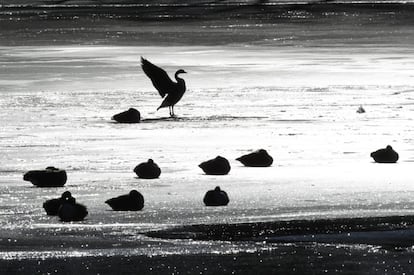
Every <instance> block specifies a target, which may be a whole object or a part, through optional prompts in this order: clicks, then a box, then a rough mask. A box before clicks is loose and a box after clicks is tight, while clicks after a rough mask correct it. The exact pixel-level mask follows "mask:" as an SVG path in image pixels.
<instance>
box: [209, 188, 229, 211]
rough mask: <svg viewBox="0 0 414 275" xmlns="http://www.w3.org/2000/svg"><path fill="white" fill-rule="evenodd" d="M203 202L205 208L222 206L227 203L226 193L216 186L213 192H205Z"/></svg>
mask: <svg viewBox="0 0 414 275" xmlns="http://www.w3.org/2000/svg"><path fill="white" fill-rule="evenodd" d="M203 202H204V204H205V205H206V206H224V205H227V204H228V203H229V197H228V196H227V193H226V192H225V191H223V190H221V189H220V187H219V186H217V187H216V188H215V189H214V190H209V191H207V193H206V195H205V196H204V199H203Z"/></svg>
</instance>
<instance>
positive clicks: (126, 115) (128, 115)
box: [112, 108, 141, 123]
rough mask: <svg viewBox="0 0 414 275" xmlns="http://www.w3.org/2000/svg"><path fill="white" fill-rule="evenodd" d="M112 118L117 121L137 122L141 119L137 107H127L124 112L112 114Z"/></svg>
mask: <svg viewBox="0 0 414 275" xmlns="http://www.w3.org/2000/svg"><path fill="white" fill-rule="evenodd" d="M112 119H113V120H115V121H116V122H119V123H138V122H140V120H141V114H140V112H139V111H138V110H137V109H135V108H129V109H128V110H127V111H125V112H122V113H119V114H116V115H114V116H113V117H112Z"/></svg>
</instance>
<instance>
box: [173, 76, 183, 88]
mask: <svg viewBox="0 0 414 275" xmlns="http://www.w3.org/2000/svg"><path fill="white" fill-rule="evenodd" d="M174 76H175V80H176V81H177V84H178V85H180V86H182V87H183V88H184V89H185V81H184V79H182V78H181V77H179V76H178V73H175V75H174Z"/></svg>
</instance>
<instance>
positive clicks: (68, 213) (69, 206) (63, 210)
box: [58, 196, 88, 222]
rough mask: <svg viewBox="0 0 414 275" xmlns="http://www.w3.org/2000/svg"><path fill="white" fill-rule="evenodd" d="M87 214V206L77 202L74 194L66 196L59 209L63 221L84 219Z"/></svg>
mask: <svg viewBox="0 0 414 275" xmlns="http://www.w3.org/2000/svg"><path fill="white" fill-rule="evenodd" d="M87 215H88V210H87V209H86V207H85V206H84V205H82V204H79V203H77V202H76V200H75V198H74V197H72V196H71V197H69V198H66V199H65V200H64V201H63V203H62V205H61V206H60V207H59V210H58V216H59V218H60V220H61V221H63V222H71V221H83V219H85V217H86V216H87Z"/></svg>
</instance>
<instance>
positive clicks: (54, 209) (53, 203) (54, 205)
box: [43, 191, 72, 216]
mask: <svg viewBox="0 0 414 275" xmlns="http://www.w3.org/2000/svg"><path fill="white" fill-rule="evenodd" d="M70 197H72V194H71V193H70V192H69V191H65V192H63V193H62V195H61V196H60V198H55V199H50V200H47V201H45V202H44V203H43V208H44V209H45V211H46V214H47V215H49V216H57V214H58V210H59V207H60V206H61V205H62V203H63V202H64V201H65V200H67V199H68V198H70Z"/></svg>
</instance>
